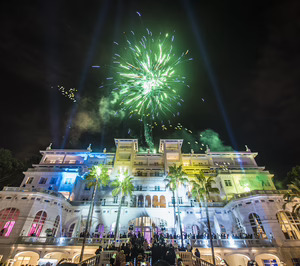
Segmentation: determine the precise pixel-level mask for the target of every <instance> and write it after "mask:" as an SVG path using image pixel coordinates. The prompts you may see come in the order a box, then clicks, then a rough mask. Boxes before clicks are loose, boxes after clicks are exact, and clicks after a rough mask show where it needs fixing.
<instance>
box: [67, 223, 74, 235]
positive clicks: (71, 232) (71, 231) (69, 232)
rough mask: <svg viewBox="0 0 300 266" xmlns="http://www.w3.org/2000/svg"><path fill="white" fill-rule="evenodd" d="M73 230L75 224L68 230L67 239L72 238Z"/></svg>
mask: <svg viewBox="0 0 300 266" xmlns="http://www.w3.org/2000/svg"><path fill="white" fill-rule="evenodd" d="M74 229H75V223H73V224H71V225H70V227H69V230H68V237H72V235H73V232H74Z"/></svg>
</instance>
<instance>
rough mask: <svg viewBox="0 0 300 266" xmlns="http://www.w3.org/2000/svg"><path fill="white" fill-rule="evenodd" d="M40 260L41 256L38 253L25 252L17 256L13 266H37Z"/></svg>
mask: <svg viewBox="0 0 300 266" xmlns="http://www.w3.org/2000/svg"><path fill="white" fill-rule="evenodd" d="M39 259H40V255H39V254H38V253H36V252H33V251H24V252H20V253H18V254H16V255H15V257H14V262H13V265H14V266H21V265H26V264H27V265H37V264H38V261H39Z"/></svg>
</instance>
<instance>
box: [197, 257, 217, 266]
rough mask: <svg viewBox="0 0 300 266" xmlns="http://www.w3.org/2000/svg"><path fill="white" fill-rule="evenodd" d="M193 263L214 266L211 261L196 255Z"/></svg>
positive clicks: (201, 265)
mask: <svg viewBox="0 0 300 266" xmlns="http://www.w3.org/2000/svg"><path fill="white" fill-rule="evenodd" d="M193 265H195V266H214V265H213V264H211V263H210V262H208V261H206V260H203V259H201V258H198V257H196V256H193Z"/></svg>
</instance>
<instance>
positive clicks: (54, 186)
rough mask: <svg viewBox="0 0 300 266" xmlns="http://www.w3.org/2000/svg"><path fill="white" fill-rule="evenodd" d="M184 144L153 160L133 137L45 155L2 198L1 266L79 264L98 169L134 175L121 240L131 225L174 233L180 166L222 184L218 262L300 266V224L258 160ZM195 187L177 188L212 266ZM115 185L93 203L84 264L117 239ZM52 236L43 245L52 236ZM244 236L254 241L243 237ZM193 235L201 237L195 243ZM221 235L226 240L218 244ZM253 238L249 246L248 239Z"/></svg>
mask: <svg viewBox="0 0 300 266" xmlns="http://www.w3.org/2000/svg"><path fill="white" fill-rule="evenodd" d="M182 143H183V140H174V139H164V140H160V144H159V151H158V152H157V153H150V152H149V151H148V152H139V149H138V141H137V140H136V139H115V144H116V153H107V152H105V151H104V152H103V153H99V152H93V151H92V150H91V149H90V147H89V148H88V149H87V150H67V149H52V148H51V147H48V148H47V149H46V150H44V151H41V154H42V159H41V161H40V163H39V164H36V165H33V166H32V168H29V169H28V170H27V171H26V172H24V174H25V177H24V180H23V182H22V184H21V185H20V187H5V188H4V189H3V191H1V192H0V235H1V236H0V245H1V251H0V255H2V262H9V263H11V264H13V265H17V266H19V265H26V264H28V265H36V264H38V261H40V262H41V261H43V259H53V262H55V261H57V260H60V259H61V258H68V259H70V260H72V261H76V260H78V255H79V253H80V249H81V243H82V239H81V238H80V233H81V232H83V231H84V228H85V224H86V220H87V216H88V212H89V206H90V201H91V198H92V192H93V191H92V189H90V188H89V187H88V186H87V181H85V180H84V176H85V174H87V173H88V171H89V168H91V167H92V166H93V165H99V164H103V165H106V166H107V167H108V168H109V174H110V179H111V180H113V179H115V178H117V176H118V173H120V172H124V171H127V172H128V173H129V174H130V175H131V176H133V177H134V186H135V191H134V192H133V195H132V197H131V198H126V199H125V200H124V199H123V203H122V205H123V207H122V210H121V219H120V225H119V228H120V232H121V233H127V231H128V228H129V226H130V225H133V226H134V230H135V231H136V232H142V233H143V234H144V236H145V238H146V239H148V240H150V238H151V236H152V233H153V231H155V232H158V233H159V232H161V229H162V227H165V228H166V232H169V233H173V232H174V231H177V232H178V228H177V227H178V223H177V219H176V216H175V215H174V208H173V206H174V201H175V200H174V198H173V194H172V192H171V191H169V190H168V189H167V188H166V182H165V177H166V175H167V173H168V168H169V166H170V165H174V164H176V165H182V166H183V170H184V171H185V173H186V174H187V175H189V176H190V175H195V174H197V173H199V172H200V171H203V172H205V173H206V174H207V175H212V176H214V177H215V180H216V187H218V189H219V190H220V193H219V194H218V195H212V197H211V199H210V202H208V206H209V219H210V223H211V226H212V231H213V233H214V234H215V235H216V239H214V245H215V253H216V257H217V261H218V262H219V263H221V260H222V259H225V260H226V261H227V263H228V264H229V265H247V262H248V261H249V260H256V261H257V262H258V264H259V265H274V266H275V265H285V264H282V263H283V262H284V263H286V265H297V264H296V262H297V261H299V262H300V218H299V217H297V216H295V215H294V214H292V213H291V206H287V209H285V210H283V208H282V206H283V204H284V200H283V193H285V191H280V190H277V189H276V188H275V186H274V184H273V181H272V177H273V175H272V174H270V173H269V172H268V171H266V170H265V169H264V167H260V166H258V165H257V163H256V161H255V157H256V156H257V153H254V152H251V151H250V150H249V149H248V148H247V147H246V151H242V152H211V151H209V149H207V151H206V152H205V153H202V154H196V153H194V152H193V151H191V153H189V154H184V153H182V152H181V146H182ZM189 190H190V187H189V185H185V186H184V185H182V186H181V187H180V188H179V191H178V194H179V200H178V202H179V205H180V217H181V221H182V227H183V231H184V232H185V233H186V234H188V235H191V234H194V235H195V237H194V238H195V239H190V240H189V239H187V240H186V241H187V242H191V243H192V244H193V246H196V247H198V248H199V250H200V252H201V256H202V257H203V258H204V259H207V260H209V258H210V256H211V251H210V249H209V248H208V246H209V241H208V240H207V239H205V237H203V232H207V218H206V214H205V211H204V210H203V209H202V208H201V206H199V203H198V202H195V200H194V199H193V198H192V197H191V195H190V193H189ZM111 191H112V189H111V188H110V187H103V188H101V189H100V190H99V191H98V193H97V195H96V203H95V207H94V210H93V214H92V223H91V228H90V235H91V236H93V237H94V238H92V237H91V238H90V239H88V241H87V247H86V249H85V257H88V256H92V255H94V252H95V250H96V248H97V247H98V245H99V239H101V238H102V239H103V238H104V237H105V236H107V234H109V233H110V232H113V231H114V229H115V226H116V218H117V212H118V205H119V202H120V200H121V199H120V198H118V197H113V196H112V194H111ZM49 231H50V232H51V235H52V236H53V237H49V234H48V237H47V232H49ZM245 234H247V235H248V239H244V238H241V237H240V236H243V235H245ZM197 235H198V236H199V235H201V237H198V239H197ZM221 235H223V236H224V237H222V238H221ZM251 237H252V238H251Z"/></svg>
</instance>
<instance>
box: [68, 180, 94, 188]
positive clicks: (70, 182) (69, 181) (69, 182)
mask: <svg viewBox="0 0 300 266" xmlns="http://www.w3.org/2000/svg"><path fill="white" fill-rule="evenodd" d="M70 184H72V178H66V181H65V185H70ZM88 190H89V189H88Z"/></svg>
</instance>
